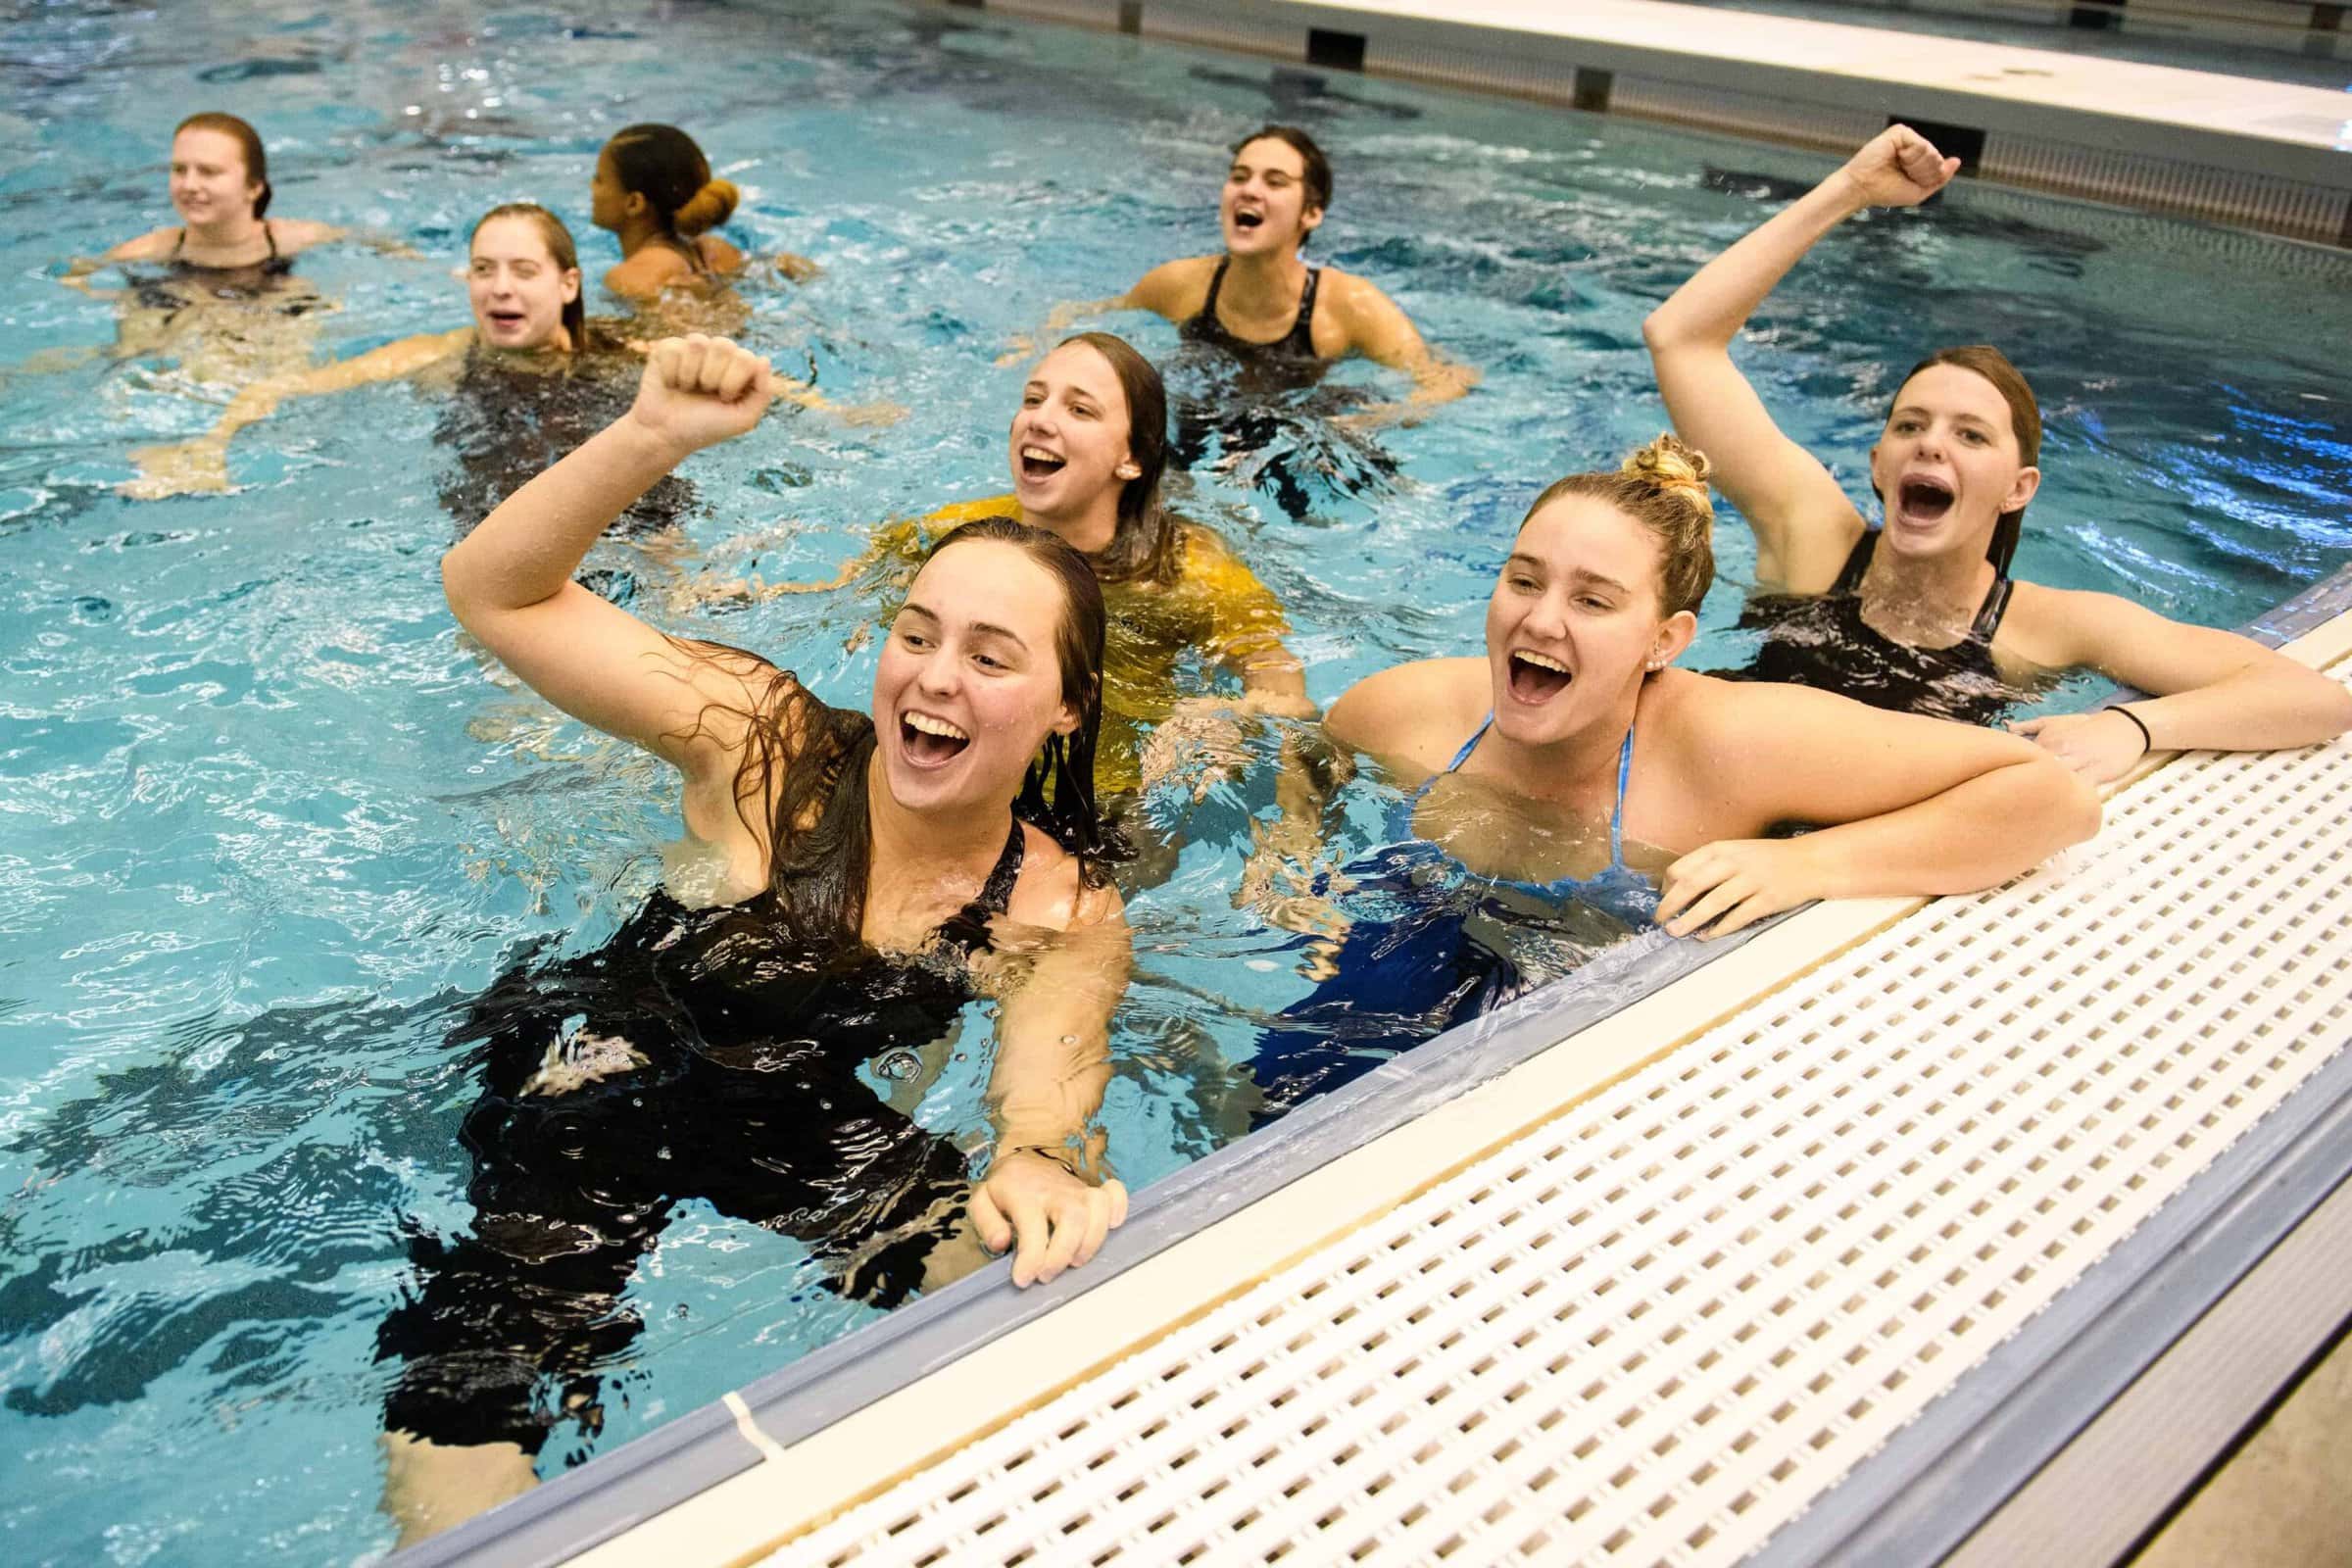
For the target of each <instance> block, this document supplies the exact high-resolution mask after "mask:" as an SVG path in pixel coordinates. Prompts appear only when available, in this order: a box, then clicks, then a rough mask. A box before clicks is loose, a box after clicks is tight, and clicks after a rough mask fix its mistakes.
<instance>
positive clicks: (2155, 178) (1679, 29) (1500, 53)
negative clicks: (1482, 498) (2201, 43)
mask: <svg viewBox="0 0 2352 1568" xmlns="http://www.w3.org/2000/svg"><path fill="white" fill-rule="evenodd" d="M934 3H946V4H952V5H957V6H960V7H961V8H962V9H966V10H982V11H986V12H989V13H993V14H996V15H1001V16H1006V17H1017V18H1020V19H1022V20H1025V21H1030V22H1043V23H1054V24H1062V25H1078V26H1086V27H1093V28H1097V29H1103V30H1115V31H1120V32H1126V33H1134V34H1138V35H1141V36H1144V37H1150V38H1156V39H1162V40H1165V41H1169V42H1179V43H1187V44H1195V45H1207V46H1210V47H1217V48H1225V49H1235V50H1241V51H1245V52H1248V53H1250V54H1255V55H1260V56H1265V57H1268V58H1272V59H1277V60H1286V61H1290V62H1294V63H1296V64H1299V65H1301V66H1305V67H1308V68H1310V69H1314V70H1319V71H1336V72H1354V73H1363V74H1367V75H1375V76H1391V77H1397V78H1400V79H1405V80H1412V81H1419V82H1425V83H1430V84H1433V85H1438V86H1446V87H1456V88H1467V89H1469V90H1472V91H1476V92H1483V93H1487V94H1491V95H1495V96H1504V97H1516V98H1527V99H1533V100H1535V101H1538V102H1542V103H1545V104H1550V105H1553V106H1556V107H1560V108H1568V109H1579V110H1585V111H1588V112H1593V113H1605V114H1613V115H1627V116H1631V117H1634V118H1636V119H1641V120H1649V121H1656V122H1660V123H1669V124H1676V125H1682V126H1688V127H1694V128H1698V129H1702V130H1711V131H1715V132H1718V133H1722V134H1729V135H1735V136H1743V137H1749V138H1753V139H1759V140H1766V141H1775V142H1780V143H1782V144H1784V145H1787V146H1793V147H1802V148H1806V149H1810V150H1816V151H1842V150H1848V149H1851V148H1853V147H1855V146H1858V145H1859V144H1860V143H1861V142H1863V141H1865V140H1867V139H1869V137H1870V136H1871V135H1873V134H1875V133H1876V132H1877V131H1878V130H1879V129H1881V128H1882V127H1883V126H1885V125H1886V124H1887V123H1889V122H1890V121H1892V120H1895V119H1901V120H1905V121H1909V122H1911V123H1915V124H1918V125H1920V126H1922V128H1925V129H1928V130H1929V131H1930V132H1931V133H1932V134H1935V135H1936V136H1937V137H1938V138H1939V139H1940V140H1941V141H1942V142H1943V143H1944V144H1945V147H1946V150H1947V151H1951V152H1955V153H1957V154H1959V155H1960V156H1961V157H1962V159H1963V170H1962V173H1963V177H1965V178H1978V179H1982V180H1984V181H1985V182H1988V183H1997V184H2004V185H2009V186H2012V187H2015V188H2018V189H2023V190H2033V191H2040V192H2046V193H2051V194H2056V195H2062V196H2070V197H2074V198H2077V199H2081V200H2087V201H2095V202H2102V203H2108V204H2113V205H2118V206H2124V207H2130V208H2136V209H2139V210H2142V211H2146V212H2153V213H2161V214H2165V215H2168V216H2173V217H2183V218H2192V219H2202V220H2205V221H2213V222H2219V223H2224V224H2228V225H2231V226H2235V227H2240V228H2246V229H2251V230H2254V231H2256V232H2259V233H2264V234H2268V235H2272V236H2276V237H2279V238H2286V239H2295V240H2302V241H2307V242H2311V243H2316V244H2320V245H2326V246H2331V247H2352V157H2347V156H2346V154H2345V152H2344V150H2343V143H2342V142H2341V141H2340V140H2339V139H2338V129H2337V127H2340V126H2341V124H2342V123H2343V121H2344V115H2343V110H2342V105H2341V102H2340V98H2341V95H2340V94H2336V93H2330V92H2327V91H2326V90H2324V89H2322V88H2318V87H2302V86H2296V85H2293V84H2289V83H2282V82H2273V81H2255V80H2252V79H2248V78H2240V77H2231V76H2224V75H2219V74H2215V73H2205V72H2192V71H2184V70H2180V69H2177V68H2173V67H2165V66H2150V65H2141V64H2138V63H2135V62H2130V61H2123V60H2110V59H2101V58H2098V57H2095V56H2083V55H2077V54H2067V53H2061V52H2057V51H2053V50H2044V49H2035V48H2031V47H2028V46H2025V45H2012V44H1999V43H1988V42H1979V41H1975V40H1970V39H1963V38H1949V37H1922V36H1920V35H1915V34H1907V33H1903V32H1900V31H1896V30H1892V29H1890V28H1887V27H1874V26H1864V25H1850V24H1844V23H1825V22H1814V21H1805V20H1798V19H1793V18H1787V17H1777V16H1766V15H1760V14H1754V13H1744V12H1735V13H1726V12H1721V11H1703V12H1702V11H1695V10H1693V9H1692V8H1690V7H1685V6H1676V5H1671V4H1659V3H1655V0H1586V3H1585V4H1582V5H1578V6H1558V5H1545V4H1542V3H1540V0H1450V3H1447V4H1446V5H1444V6H1440V5H1439V4H1438V3H1437V0H1374V3H1369V4H1357V5H1335V4H1308V3H1302V0H1141V3H1138V0H1124V3H1122V0H985V3H983V0H934Z"/></svg>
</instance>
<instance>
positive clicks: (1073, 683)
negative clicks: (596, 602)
mask: <svg viewBox="0 0 2352 1568" xmlns="http://www.w3.org/2000/svg"><path fill="white" fill-rule="evenodd" d="M987 540H993V541H996V542H999V543H1003V544H1009V545H1013V546H1015V547H1016V548H1018V549H1019V550H1021V551H1022V553H1024V554H1025V555H1027V556H1028V557H1029V559H1030V560H1032V561H1034V562H1036V563H1037V564H1039V565H1041V566H1043V567H1045V568H1046V570H1047V571H1048V572H1049V573H1051V574H1052V575H1053V577H1054V581H1055V583H1056V584H1057V585H1058V586H1059V587H1060V589H1061V592H1062V607H1063V612H1064V613H1063V615H1062V617H1061V623H1060V624H1059V626H1057V627H1056V628H1055V632H1054V660H1055V663H1056V665H1057V666H1058V669H1059V672H1060V676H1061V694H1062V698H1063V700H1064V701H1065V702H1069V703H1071V704H1072V705H1073V706H1075V707H1076V708H1077V710H1078V715H1079V717H1078V727H1077V728H1076V729H1075V730H1073V731H1071V733H1070V734H1068V735H1066V736H1065V735H1059V734H1053V733H1049V734H1048V735H1047V737H1046V742H1045V745H1044V746H1043V747H1042V748H1040V750H1039V753H1038V756H1037V759H1036V760H1034V761H1032V762H1031V763H1030V764H1029V768H1028V770H1027V772H1026V773H1024V774H1023V775H1022V778H1021V788H1020V793H1019V794H1018V795H1017V796H1015V797H1014V799H1013V803H1012V814H1013V815H1014V816H1015V817H1017V818H1018V819H1020V820H1021V821H1024V822H1027V823H1030V824H1031V825H1033V826H1035V827H1037V828H1039V829H1040V830H1042V831H1043V832H1045V833H1047V834H1048V835H1050V836H1051V837H1052V838H1053V839H1054V842H1055V843H1057V844H1059V845H1061V847H1062V848H1063V849H1065V850H1067V851H1068V852H1069V853H1070V854H1072V855H1073V856H1075V857H1076V858H1077V859H1078V875H1079V880H1080V882H1081V883H1082V884H1083V885H1085V886H1087V887H1100V886H1102V885H1103V870H1102V864H1101V860H1102V856H1103V845H1104V841H1105V834H1104V830H1103V820H1102V815H1101V812H1100V811H1099V810H1098V809H1097V808H1096V805H1095V746H1096V742H1097V739H1098V737H1099V736H1100V735H1101V733H1102V728H1103V636H1104V630H1105V625H1106V619H1105V615H1104V613H1103V590H1102V588H1101V587H1100V586H1099V585H1098V584H1097V583H1096V581H1095V573H1094V570H1093V568H1092V567H1090V566H1089V565H1088V564H1087V563H1086V558H1085V557H1083V556H1081V555H1079V554H1078V552H1077V551H1075V550H1072V549H1071V548H1070V547H1069V546H1068V545H1066V544H1064V543H1063V542H1062V541H1061V540H1060V539H1057V538H1055V537H1054V535H1053V534H1050V533H1048V532H1046V531H1045V530H1044V529H1043V528H1032V527H1030V526H1029V525H1028V524H1026V523H1023V522H1018V521H1015V520H1014V519H1012V518H1010V517H981V518H978V519H976V520H974V521H972V522H968V523H966V524H964V525H963V526H962V527H960V528H958V529H956V531H955V532H953V533H951V534H949V535H947V536H946V537H945V538H943V539H941V540H940V541H939V543H938V544H936V545H934V546H932V547H931V550H930V553H929V554H928V555H926V556H925V557H924V558H923V559H924V564H929V563H930V562H931V561H932V560H933V559H935V558H936V557H938V556H939V554H940V553H941V552H942V551H946V550H950V549H953V548H955V547H956V546H957V545H959V544H965V543H970V542H976V541H987ZM669 641H670V644H671V646H672V647H674V648H676V649H678V650H679V651H680V652H682V653H684V654H685V655H686V656H687V657H689V658H691V659H697V660H702V661H705V662H709V663H711V664H713V665H716V666H717V667H719V668H721V669H725V670H727V671H728V672H730V673H732V674H735V675H738V676H741V677H742V678H743V679H744V680H745V681H746V683H747V684H749V685H752V686H754V687H755V688H756V689H757V690H758V696H757V698H756V699H755V700H754V702H753V704H752V706H750V707H748V708H736V707H732V706H730V705H727V704H723V703H711V704H708V705H706V706H705V707H704V709H703V711H702V712H701V714H700V715H698V716H697V718H696V720H695V722H694V725H693V726H692V727H691V728H689V729H688V730H686V731H684V732H682V734H681V736H680V738H681V739H687V738H691V737H693V736H695V735H697V734H701V733H703V732H704V730H705V728H706V727H707V725H708V724H709V721H710V716H711V713H712V712H713V711H718V712H723V713H726V714H728V715H729V716H731V717H733V718H736V719H738V720H740V721H741V722H742V723H743V724H744V725H745V737H744V756H743V760H742V761H741V762H740V763H739V764H738V765H737V767H736V771H735V784H734V788H735V809H736V814H737V816H738V817H739V818H740V819H741V820H742V822H743V823H744V825H745V826H746V827H752V826H754V822H753V818H752V815H751V810H752V804H753V803H754V802H758V803H760V807H761V809H763V811H764V814H765V815H766V817H767V825H768V842H769V845H770V851H769V865H770V871H769V882H768V888H769V892H770V893H771V894H772V895H773V896H774V898H775V901H776V909H777V913H778V914H779V916H780V917H781V919H782V921H783V923H784V925H785V927H786V929H787V930H788V931H790V932H791V934H792V935H793V936H794V937H796V938H798V939H800V940H802V941H809V942H816V943H822V944H825V945H828V946H854V945H855V944H856V943H857V942H858V933H859V931H860V930H861V929H862V928H863V925H864V922H865V884H866V879H867V878H868V877H869V876H870V875H871V874H872V871H873V860H874V842H873V823H872V819H871V817H870V816H869V815H868V814H867V793H866V792H867V788H868V772H867V769H868V765H869V763H870V762H871V760H872V758H873V755H874V746H875V743H876V742H875V734H874V721H873V719H872V718H871V717H869V716H868V715H866V714H864V713H860V712H858V711H857V710H855V709H847V708H833V707H830V706H828V705H827V704H825V703H823V702H821V701H819V700H818V699H817V698H816V697H815V696H814V695H812V694H811V693H810V692H809V690H808V689H807V688H806V687H804V686H802V685H801V683H800V680H799V678H798V677H797V676H795V675H793V674H792V673H791V672H790V671H787V670H781V669H778V668H776V667H775V666H774V665H772V664H770V663H768V662H766V661H765V660H763V659H761V658H760V656H759V655H757V654H753V653H749V652H747V651H745V650H743V649H740V648H731V647H729V646H727V645H726V644H724V643H710V642H690V641H686V640H684V639H680V638H671V639H670V640H669ZM951 923H952V922H951ZM943 929H944V928H943Z"/></svg>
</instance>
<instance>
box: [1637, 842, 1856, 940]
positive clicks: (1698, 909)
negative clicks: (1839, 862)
mask: <svg viewBox="0 0 2352 1568" xmlns="http://www.w3.org/2000/svg"><path fill="white" fill-rule="evenodd" d="M1826 896H1827V894H1826V892H1825V890H1824V889H1823V888H1822V887H1821V886H1820V883H1819V878H1818V877H1817V876H1816V875H1815V874H1814V871H1813V857H1812V855H1811V852H1810V851H1809V850H1808V849H1807V847H1806V845H1805V842H1804V841H1803V840H1802V839H1722V840H1718V841H1717V842H1716V843H1713V844H1702V845H1700V846H1699V847H1698V848H1697V849H1695V850H1692V851H1691V853H1690V854H1689V855H1686V856H1684V857H1683V858H1681V859H1679V860H1677V861H1675V862H1674V863H1673V864H1672V865H1670V866H1668V867H1667V868H1666V875H1665V876H1664V877H1663V878H1662V879H1661V880H1660V883H1659V888H1658V910H1657V922H1658V924H1659V926H1660V927H1661V928H1662V929H1664V931H1665V932H1666V934H1667V935H1668V936H1672V937H1688V936H1695V937H1697V938H1698V939H1699V940H1700V941H1702V942H1703V941H1708V940H1711V939H1712V938H1715V937H1721V936H1729V935H1731V933H1733V932H1734V931H1737V930H1740V928H1741V927H1743V926H1749V925H1753V924H1754V923H1755V922H1756V921H1758V920H1761V919H1763V918H1764V917H1765V916H1766V915H1771V914H1778V913H1780V912H1781V911H1782V910H1783V909H1793V908H1795V907H1797V906H1798V905H1800V904H1804V903H1807V902H1808V901H1810V900H1813V899H1818V898H1823V897H1826Z"/></svg>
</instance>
